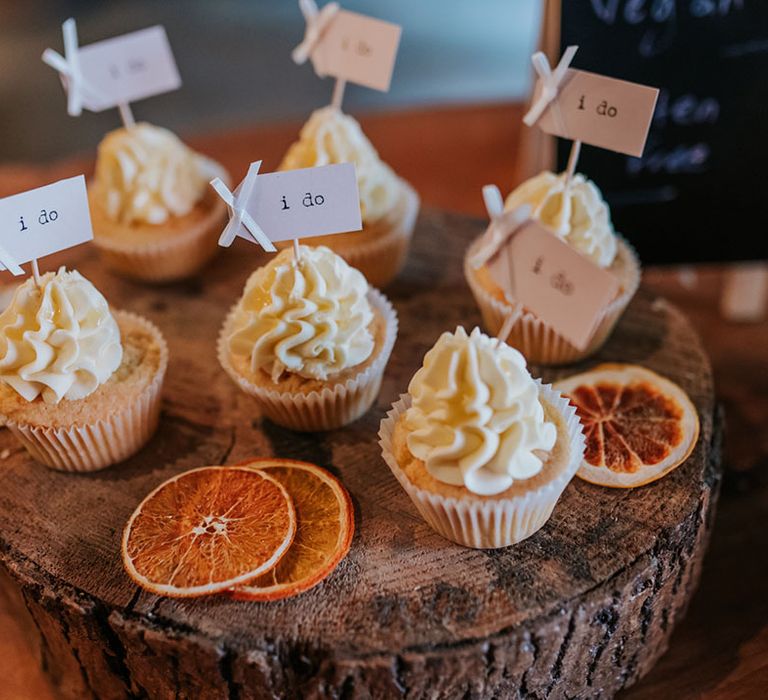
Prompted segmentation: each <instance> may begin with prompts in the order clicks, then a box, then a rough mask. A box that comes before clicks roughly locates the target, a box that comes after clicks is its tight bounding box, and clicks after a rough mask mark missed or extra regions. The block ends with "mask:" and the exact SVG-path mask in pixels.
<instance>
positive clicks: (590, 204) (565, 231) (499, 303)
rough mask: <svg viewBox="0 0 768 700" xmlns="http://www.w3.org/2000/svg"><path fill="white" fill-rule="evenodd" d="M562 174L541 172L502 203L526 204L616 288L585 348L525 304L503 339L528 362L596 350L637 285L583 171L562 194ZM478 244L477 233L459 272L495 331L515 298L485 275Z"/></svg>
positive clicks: (636, 272)
mask: <svg viewBox="0 0 768 700" xmlns="http://www.w3.org/2000/svg"><path fill="white" fill-rule="evenodd" d="M564 194H565V173H561V174H560V175H555V174H554V173H551V172H543V173H541V174H540V175H537V176H536V177H533V178H531V179H530V180H527V181H526V182H524V183H523V184H522V185H520V186H519V187H518V188H517V189H516V190H514V191H513V192H512V193H511V194H510V195H509V197H507V200H506V202H505V209H507V210H512V209H517V208H518V207H521V206H524V205H529V206H530V207H531V217H532V218H534V219H536V220H537V221H538V222H539V223H540V224H542V225H543V226H544V227H546V228H547V229H549V230H550V231H552V233H554V234H556V235H557V236H559V237H560V238H562V239H563V240H564V241H566V242H567V243H569V244H570V245H571V246H572V247H573V248H575V249H576V250H578V251H579V252H581V253H582V254H583V255H585V256H587V257H588V258H589V259H590V260H592V262H594V263H595V265H598V266H599V267H601V268H604V269H607V270H609V271H610V272H611V273H612V274H613V275H614V276H615V277H616V278H617V279H618V281H619V292H618V294H617V296H616V297H615V298H614V299H613V301H611V303H610V304H608V306H607V307H606V308H605V309H604V310H603V312H602V317H601V319H600V321H599V323H598V325H597V327H596V329H595V332H594V333H593V335H592V338H591V340H590V342H589V343H588V344H587V347H585V348H583V349H579V348H577V347H576V346H575V345H573V344H572V343H570V342H569V341H568V340H567V339H566V338H564V337H563V336H562V335H560V334H559V333H558V332H557V331H556V330H555V329H554V328H552V327H551V326H549V325H547V324H546V323H544V322H543V321H542V320H541V319H540V318H538V317H537V316H536V315H535V314H534V313H532V312H531V311H530V310H528V309H523V311H522V314H521V315H520V317H519V318H518V319H517V321H516V322H515V324H514V325H513V326H512V329H511V331H510V334H509V336H508V337H507V339H506V340H507V342H508V343H509V344H510V345H512V346H513V347H516V348H518V349H519V350H520V351H521V352H522V353H523V354H524V355H525V357H526V358H528V360H529V361H530V362H535V363H540V364H565V363H568V362H575V361H576V360H580V359H583V358H585V357H587V356H589V355H591V354H592V353H594V352H596V351H597V350H598V349H599V348H600V347H601V346H602V345H603V343H605V341H606V340H607V339H608V336H609V335H610V334H611V331H612V330H613V327H614V326H615V325H616V322H617V321H618V320H619V317H620V316H621V314H622V313H623V312H624V309H626V307H627V305H628V304H629V302H630V300H631V299H632V297H633V296H634V294H635V292H636V291H637V288H638V286H639V284H640V263H639V261H638V259H637V255H636V254H635V251H634V250H633V249H632V247H631V246H630V245H629V244H628V243H627V242H626V241H625V240H624V239H623V238H622V237H621V236H618V235H617V234H616V233H615V232H614V230H613V225H612V224H611V218H610V211H609V209H608V205H607V204H606V203H605V201H604V200H603V198H602V195H601V194H600V191H599V190H598V189H597V187H595V185H594V183H593V182H591V181H590V180H587V179H586V178H585V177H584V176H583V175H579V174H576V175H574V176H573V179H572V181H571V185H570V188H569V191H568V194H567V196H564ZM482 243H483V236H480V237H479V238H478V239H477V240H475V241H474V243H472V245H471V246H470V248H469V250H468V252H467V255H466V257H465V260H464V274H465V276H466V278H467V282H468V283H469V287H470V289H471V290H472V293H473V295H474V297H475V300H476V301H477V304H478V306H479V307H480V312H481V313H482V316H483V323H484V324H485V327H486V328H487V330H488V331H489V332H491V333H493V334H496V333H498V332H499V330H500V329H501V327H502V325H503V323H504V320H505V319H506V317H507V316H508V315H509V313H510V312H511V311H512V309H513V308H514V306H515V305H516V304H515V300H514V299H511V298H510V297H509V294H508V293H507V294H505V292H504V291H503V290H502V289H501V288H500V287H499V286H498V285H497V284H496V283H495V282H494V281H493V279H491V275H490V273H489V272H488V270H487V268H486V267H485V266H484V265H482V264H479V265H478V264H477V262H476V260H475V256H476V255H477V253H478V252H479V250H480V248H481V246H482Z"/></svg>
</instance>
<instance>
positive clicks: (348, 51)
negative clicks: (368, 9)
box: [291, 0, 401, 109]
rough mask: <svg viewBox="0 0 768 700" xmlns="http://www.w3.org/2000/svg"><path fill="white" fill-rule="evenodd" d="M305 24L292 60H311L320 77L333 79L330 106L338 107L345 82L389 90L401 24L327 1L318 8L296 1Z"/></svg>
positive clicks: (311, 2)
mask: <svg viewBox="0 0 768 700" xmlns="http://www.w3.org/2000/svg"><path fill="white" fill-rule="evenodd" d="M299 7H300V8H301V12H302V14H303V15H304V20H305V21H306V24H307V27H306V32H305V34H304V40H303V41H302V42H301V43H300V44H299V45H298V46H297V47H296V48H295V49H294V50H293V53H292V54H291V56H292V58H293V60H294V61H295V62H296V63H298V64H302V63H304V62H305V61H306V60H307V59H308V58H309V59H311V60H312V65H313V66H314V69H315V73H317V74H318V75H319V76H320V77H321V78H324V77H325V76H326V75H331V76H333V77H335V78H336V85H335V86H334V89H333V98H332V100H331V105H332V106H333V107H335V108H336V109H341V103H342V100H343V99H344V88H345V86H346V84H347V81H350V82H353V83H358V84H359V85H365V86H366V87H370V88H374V89H375V90H382V91H383V92H386V91H387V90H389V84H390V82H391V81H392V70H393V69H394V67H395V59H396V58H397V48H398V46H399V44H400V33H401V27H400V26H398V25H397V24H392V23H391V22H385V21H383V20H380V19H374V18H373V17H367V16H366V15H361V14H358V13H357V12H348V11H347V10H342V9H341V8H340V7H339V4H338V3H337V2H330V3H328V4H327V5H325V6H324V7H323V9H322V10H318V8H317V4H316V3H315V0H299Z"/></svg>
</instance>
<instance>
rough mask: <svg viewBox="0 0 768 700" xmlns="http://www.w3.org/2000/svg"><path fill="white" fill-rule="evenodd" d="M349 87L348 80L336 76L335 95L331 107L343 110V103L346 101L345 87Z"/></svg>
mask: <svg viewBox="0 0 768 700" xmlns="http://www.w3.org/2000/svg"><path fill="white" fill-rule="evenodd" d="M346 87H347V81H346V80H344V79H342V78H336V84H335V85H334V86H333V97H332V98H331V107H333V108H334V109H338V110H339V111H341V103H342V102H343V101H344V89H345V88H346Z"/></svg>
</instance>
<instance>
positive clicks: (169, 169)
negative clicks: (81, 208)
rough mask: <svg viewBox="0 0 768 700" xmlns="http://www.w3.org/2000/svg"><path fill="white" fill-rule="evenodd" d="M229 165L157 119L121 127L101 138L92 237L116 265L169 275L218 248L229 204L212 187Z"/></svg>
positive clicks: (132, 273) (179, 274)
mask: <svg viewBox="0 0 768 700" xmlns="http://www.w3.org/2000/svg"><path fill="white" fill-rule="evenodd" d="M216 176H218V177H221V178H222V180H225V181H228V179H229V178H228V176H227V175H226V173H225V172H224V170H223V168H222V167H221V166H219V165H218V164H216V163H214V162H213V161H211V160H209V159H207V158H205V157H203V156H201V155H199V154H197V153H195V152H193V151H192V150H190V149H189V148H188V147H187V146H185V145H184V143H182V142H181V140H179V138H178V137H176V136H175V135H174V134H173V133H172V132H170V131H168V130H167V129H161V128H159V127H157V126H152V125H151V124H146V123H141V124H136V125H135V126H132V127H128V128H122V129H117V130H115V131H112V132H110V133H109V134H107V135H106V137H105V138H104V140H103V141H102V142H101V144H100V145H99V152H98V158H97V160H96V173H95V176H94V179H93V182H92V183H91V185H90V187H89V200H90V205H91V218H92V221H93V229H94V243H95V244H96V246H97V247H98V248H99V250H100V251H101V254H102V256H103V258H104V260H105V262H106V263H107V265H108V266H109V267H110V268H112V269H113V270H114V271H115V272H118V273H120V274H122V275H125V276H127V277H130V278H133V279H138V280H143V281H146V282H170V281H173V280H178V279H182V278H184V277H189V276H190V275H193V274H195V273H196V272H198V271H199V270H200V269H201V268H202V267H203V266H204V265H205V263H206V262H208V260H210V259H211V257H213V255H214V254H215V253H216V250H217V244H218V238H219V235H220V234H221V230H222V228H223V227H224V225H225V222H226V216H227V211H226V205H225V204H224V202H223V201H222V200H221V198H219V197H218V196H216V193H215V192H214V191H213V190H212V189H211V188H210V187H209V186H208V183H209V181H210V180H211V179H212V178H213V177H216Z"/></svg>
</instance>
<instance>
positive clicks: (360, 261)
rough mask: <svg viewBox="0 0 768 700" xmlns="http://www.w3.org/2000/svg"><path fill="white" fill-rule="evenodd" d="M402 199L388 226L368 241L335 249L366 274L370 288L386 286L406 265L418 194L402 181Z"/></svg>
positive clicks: (416, 216) (418, 201) (416, 212)
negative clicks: (389, 226) (387, 228)
mask: <svg viewBox="0 0 768 700" xmlns="http://www.w3.org/2000/svg"><path fill="white" fill-rule="evenodd" d="M403 186H404V193H403V202H402V204H401V205H400V208H399V210H398V212H397V216H396V217H393V219H392V221H391V224H390V225H391V228H390V229H389V230H388V231H386V232H383V233H381V234H380V235H378V236H376V237H375V238H371V239H370V240H364V241H362V242H361V243H359V244H355V245H351V246H349V247H348V248H347V247H344V248H343V249H340V250H339V251H338V253H339V255H341V256H342V257H343V258H344V259H345V260H346V261H347V262H348V263H349V264H350V265H351V266H352V267H354V268H357V269H358V270H360V272H362V273H363V274H364V275H365V278H366V279H367V280H368V283H369V284H370V285H371V286H372V287H377V288H381V287H386V286H387V285H388V284H389V283H390V282H391V281H392V280H393V279H394V278H395V277H397V275H398V274H399V272H400V270H402V269H403V267H404V266H405V262H406V260H407V259H408V251H409V250H410V247H411V239H412V238H413V230H414V228H415V226H416V219H417V218H418V215H419V207H420V200H419V195H418V194H417V193H416V190H414V189H413V188H412V187H411V186H410V185H409V184H408V183H407V182H405V181H403Z"/></svg>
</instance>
